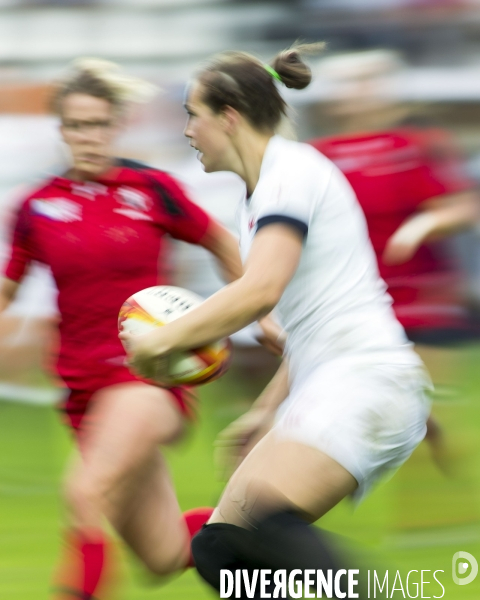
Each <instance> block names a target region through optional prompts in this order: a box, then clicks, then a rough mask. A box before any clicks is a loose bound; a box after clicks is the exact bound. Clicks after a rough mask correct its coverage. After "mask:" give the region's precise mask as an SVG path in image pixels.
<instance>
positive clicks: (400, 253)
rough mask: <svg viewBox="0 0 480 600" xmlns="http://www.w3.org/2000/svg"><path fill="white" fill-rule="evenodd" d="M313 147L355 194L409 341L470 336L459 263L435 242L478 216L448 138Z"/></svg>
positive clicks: (397, 136) (354, 138) (420, 133)
mask: <svg viewBox="0 0 480 600" xmlns="http://www.w3.org/2000/svg"><path fill="white" fill-rule="evenodd" d="M311 143H312V144H313V145H314V146H315V148H317V149H318V150H320V152H322V153H323V154H325V155H326V156H328V157H329V158H330V159H331V160H333V161H334V162H335V163H336V164H337V166H338V167H339V168H340V169H341V170H342V171H343V173H344V174H345V175H346V177H347V179H348V180H349V182H350V184H351V185H352V187H353V189H354V190H355V193H356V195H357V198H358V200H359V202H360V204H361V206H362V208H363V211H364V213H365V217H366V219H367V225H368V229H369V234H370V238H371V240H372V243H373V247H374V250H375V253H376V255H377V259H378V266H379V269H380V275H381V276H382V278H383V279H384V280H385V282H386V283H387V285H388V291H389V293H390V295H391V296H392V298H393V306H394V309H395V314H396V316H397V318H398V319H399V321H400V322H401V323H402V325H403V326H404V327H405V329H406V330H407V333H408V334H409V337H411V339H413V340H414V341H416V340H417V339H418V338H419V337H420V336H421V335H423V336H426V335H428V334H429V333H430V335H434V332H436V333H437V335H438V336H439V337H440V338H441V336H442V335H444V336H447V337H448V335H449V334H448V332H450V335H452V334H453V333H455V335H456V336H463V335H468V332H469V330H470V327H471V322H470V318H469V314H468V310H467V308H466V306H465V303H464V302H463V300H462V292H463V281H462V276H461V273H460V271H459V268H458V264H456V261H455V259H454V257H453V256H452V253H451V252H449V249H448V247H446V246H445V243H444V242H438V241H436V237H437V240H438V237H442V234H443V235H445V234H449V233H450V231H455V230H456V228H457V227H459V228H461V227H462V226H465V225H466V224H468V223H469V222H470V221H471V219H472V217H473V216H474V211H475V208H474V207H472V202H471V195H470V191H471V189H472V188H473V183H472V182H471V180H470V179H469V177H467V176H466V174H465V171H464V168H463V165H462V162H461V158H460V156H459V154H458V152H457V150H456V148H455V146H454V144H453V143H452V140H451V138H450V136H449V135H448V134H447V133H446V132H444V131H441V130H438V129H428V130H418V129H414V128H408V127H403V128H397V129H391V130H385V131H375V132H370V133H357V134H350V135H348V134H347V135H340V136H335V137H327V138H322V139H316V140H314V141H312V142H311ZM449 204H450V206H449ZM442 210H443V211H444V215H442V214H441V211H442ZM414 218H415V219H416V222H414V221H413V220H412V219H414ZM436 219H437V220H436ZM402 228H403V229H402ZM407 228H409V230H408V229H407ZM402 231H403V234H404V235H403V237H405V238H406V239H405V242H404V241H403V240H402Z"/></svg>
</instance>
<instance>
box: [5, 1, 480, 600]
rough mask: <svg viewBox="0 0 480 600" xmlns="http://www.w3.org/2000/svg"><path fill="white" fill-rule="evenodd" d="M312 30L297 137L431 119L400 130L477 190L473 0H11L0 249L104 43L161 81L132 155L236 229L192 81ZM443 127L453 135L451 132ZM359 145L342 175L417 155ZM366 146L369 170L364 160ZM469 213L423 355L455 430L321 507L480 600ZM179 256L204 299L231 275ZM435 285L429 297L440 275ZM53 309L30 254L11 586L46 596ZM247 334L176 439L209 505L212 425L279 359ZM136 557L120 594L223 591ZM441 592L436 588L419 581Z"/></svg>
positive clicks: (59, 158) (54, 450)
mask: <svg viewBox="0 0 480 600" xmlns="http://www.w3.org/2000/svg"><path fill="white" fill-rule="evenodd" d="M299 39H300V40H304V41H318V40H324V41H326V42H327V49H326V51H325V53H324V56H322V57H313V58H312V60H311V65H312V70H313V73H314V82H313V83H312V85H311V86H310V87H309V88H307V89H306V90H304V91H303V92H295V93H290V92H288V91H287V92H286V93H285V96H286V99H287V100H288V102H289V103H290V104H291V106H292V108H293V115H292V116H293V118H294V121H295V123H296V128H297V133H298V137H299V139H301V140H312V139H316V140H320V139H323V138H325V137H326V136H329V139H331V136H338V135H341V136H349V135H354V134H355V133H356V132H373V133H374V138H373V139H379V138H378V134H379V132H382V131H388V132H390V134H389V135H390V137H392V135H391V132H392V131H395V132H397V133H398V131H399V129H398V128H401V131H404V129H403V128H405V127H407V128H408V131H409V132H412V131H414V132H427V133H426V137H427V139H428V140H429V141H428V143H427V142H418V143H417V142H415V143H414V142H412V137H411V136H410V137H409V136H407V138H408V140H407V141H408V144H406V145H407V146H409V148H410V149H411V147H414V148H416V149H417V150H418V149H419V148H420V150H421V151H422V152H423V151H425V153H426V154H428V160H429V161H430V162H429V165H430V167H429V168H431V172H435V170H437V171H440V173H439V174H438V178H439V179H442V180H443V179H448V177H446V175H445V168H446V167H445V163H444V162H442V156H444V150H445V145H447V146H448V148H449V153H451V154H454V155H455V159H454V160H453V162H449V164H448V169H452V168H453V169H454V170H455V174H454V175H451V174H450V175H449V178H450V179H449V180H453V179H455V180H456V181H461V182H462V185H461V186H460V187H461V188H462V189H468V190H470V191H471V192H472V193H473V194H476V193H477V192H476V187H477V182H478V181H479V180H480V0H284V1H271V2H269V1H261V0H257V1H244V0H210V1H208V0H123V1H118V0H117V1H115V0H50V1H49V0H16V1H10V0H0V259H1V260H5V259H6V248H7V243H8V229H9V224H10V223H11V219H12V214H13V211H14V209H15V206H16V205H17V203H18V201H19V200H20V199H21V198H22V195H23V194H25V192H26V190H28V189H29V188H30V187H31V186H33V185H35V183H36V182H38V181H39V180H41V179H42V178H44V177H45V176H46V175H47V174H49V173H55V172H61V171H62V170H63V169H64V168H65V165H66V164H67V163H68V156H67V155H66V152H65V149H64V148H63V146H62V144H61V142H60V139H59V135H58V133H57V127H58V125H57V122H56V119H55V118H53V117H52V116H50V115H49V114H48V111H47V99H48V94H49V86H50V85H51V82H52V80H53V79H55V78H56V77H58V76H59V75H61V73H62V70H63V69H64V68H65V66H66V65H67V64H68V62H69V61H71V60H72V59H74V58H76V57H79V56H98V57H103V58H106V59H109V60H113V61H116V62H118V63H120V64H121V65H122V66H124V67H125V68H126V69H127V70H128V71H129V72H130V73H132V74H134V75H138V76H141V77H144V78H146V79H148V80H150V81H152V82H154V83H156V84H157V85H158V86H159V87H160V88H161V90H162V91H161V93H160V94H158V96H157V97H156V98H155V100H154V101H153V102H151V103H150V104H149V105H148V106H145V107H142V109H141V110H139V111H138V112H136V113H135V114H133V115H132V116H131V118H130V123H129V124H128V127H127V128H126V130H125V133H124V135H123V136H122V139H121V141H120V147H119V155H123V156H128V157H132V158H136V159H140V160H143V161H145V162H148V163H150V164H151V165H154V166H156V167H159V168H162V169H165V170H168V171H170V172H172V173H173V174H175V175H176V176H177V177H178V178H179V179H180V180H181V181H183V182H184V184H185V185H186V187H187V188H188V189H189V191H190V193H191V196H192V198H193V199H194V200H195V201H197V202H198V203H199V204H201V205H202V206H203V207H204V208H206V209H207V210H209V211H210V212H211V213H212V214H214V215H215V216H216V217H217V218H219V219H220V220H221V221H223V222H224V223H225V224H226V225H227V226H228V227H230V228H231V229H235V204H236V201H237V199H238V198H239V197H240V195H241V192H242V186H241V184H240V182H239V180H238V179H237V178H236V177H235V176H233V175H229V174H225V173H217V174H213V175H205V174H204V173H203V171H202V169H201V166H200V164H199V163H198V162H197V160H196V157H195V153H194V152H193V151H192V150H191V148H189V146H188V143H187V142H186V140H185V138H183V135H182V131H183V126H184V121H185V114H184V110H183V107H182V101H183V95H184V89H185V85H186V83H187V82H188V80H189V78H190V77H191V76H192V73H194V71H195V69H196V68H198V66H199V64H200V63H201V62H202V60H204V59H206V58H207V57H209V56H210V55H211V54H213V53H215V52H219V51H222V50H228V49H237V50H246V51H249V52H253V53H255V54H256V55H258V56H260V57H261V58H262V59H263V60H265V61H268V60H269V59H270V58H271V57H272V56H273V55H274V54H275V53H276V52H277V51H279V50H280V49H283V48H284V47H288V46H290V45H291V44H292V43H293V42H295V41H296V40H299ZM432 131H437V132H438V131H441V132H443V134H444V137H442V140H443V141H441V143H437V141H436V140H437V137H435V135H434V134H433V133H432V134H430V133H428V132H432ZM402 135H403V134H402ZM409 135H410V134H409ZM402 139H406V138H405V137H404V138H402ZM422 139H423V138H422ZM445 139H447V140H448V141H447V142H445ZM415 140H417V138H415ZM432 140H433V141H432ZM415 144H417V145H416V146H415ZM347 146H348V144H347V145H346V147H345V148H346V149H345V150H344V153H343V154H338V155H336V157H332V158H334V160H336V162H337V164H339V166H340V167H341V168H342V169H343V170H344V172H345V173H346V175H347V177H349V174H350V175H351V174H352V173H354V172H355V173H356V174H358V173H359V172H361V177H362V181H367V180H368V181H369V182H370V183H372V182H373V183H372V185H375V182H376V180H375V179H374V178H375V177H381V176H382V175H384V174H385V171H382V172H381V168H385V161H387V158H388V161H387V162H388V164H389V165H390V167H389V168H390V169H392V167H391V165H392V164H393V165H394V167H393V171H396V172H400V171H402V172H403V171H408V170H409V169H412V168H414V167H412V165H411V164H410V163H411V160H413V159H412V155H411V154H408V153H407V154H405V153H403V154H402V152H400V153H399V154H398V155H397V154H395V155H394V156H393V157H392V156H391V155H389V154H388V149H387V150H385V152H384V153H383V154H382V152H383V150H382V151H381V152H380V158H378V154H375V156H376V158H372V159H371V160H372V161H373V162H368V161H369V160H370V159H368V158H365V157H370V158H371V154H372V147H371V146H370V147H368V145H367V147H363V148H361V149H360V150H356V151H352V149H351V148H348V147H347ZM427 147H428V149H427V150H425V148H427ZM453 148H454V151H453ZM450 149H452V150H451V152H450ZM420 150H418V152H420ZM375 152H376V150H375ZM387 154H388V157H387ZM359 156H360V157H363V158H364V159H365V160H366V161H367V163H368V164H367V166H365V165H363V166H361V165H360V166H359V163H358V160H359V158H358V157H359ZM438 157H440V158H438ZM346 158H348V160H347V159H346ZM417 158H418V157H417ZM437 159H438V160H437ZM349 160H350V162H349ZM342 161H343V162H342ZM352 161H353V163H352ZM409 161H410V162H409ZM364 167H365V168H364ZM362 169H363V171H362ZM369 169H370V170H369ZM372 169H373V171H372ZM375 169H377V171H376V172H374V171H375ZM378 169H380V171H379V170H378ZM349 178H350V177H349ZM351 181H352V180H351ZM352 185H353V181H352ZM354 187H355V186H354ZM447 188H448V186H447ZM357 193H358V192H357ZM412 194H413V192H412ZM387 196H388V194H387ZM423 200H428V196H427V197H426V198H424V199H423ZM418 202H419V201H418ZM412 210H414V209H412ZM466 229H467V230H466V231H465V232H462V233H461V234H460V235H455V236H452V237H451V238H449V239H448V241H447V242H445V244H446V245H444V246H443V247H442V252H443V254H444V255H445V254H446V256H447V262H448V264H449V265H450V266H449V268H450V269H451V271H454V272H455V274H456V275H458V278H457V280H456V281H459V282H460V283H459V284H458V288H456V290H457V291H456V294H455V299H454V300H453V304H454V305H455V306H454V308H455V310H456V311H457V312H458V311H461V312H462V315H464V314H465V313H466V312H468V315H469V316H468V319H467V320H466V321H465V323H468V328H469V332H470V333H471V335H466V336H462V337H461V339H460V340H458V339H456V340H454V342H453V343H452V344H445V343H444V340H441V343H439V344H435V343H434V344H430V345H429V348H428V349H427V356H426V359H428V361H429V365H428V366H429V368H430V370H431V371H432V374H433V375H434V380H436V381H435V383H436V384H437V392H436V394H435V396H434V416H435V418H436V420H437V421H438V424H439V427H440V429H441V431H442V432H443V433H442V436H441V437H442V444H441V446H438V445H437V446H436V445H435V444H431V445H430V446H427V444H422V445H421V446H420V448H419V449H418V451H417V452H416V453H415V454H414V456H413V457H412V458H411V459H410V461H409V462H408V463H407V464H406V465H405V466H404V467H402V469H401V470H400V472H399V473H398V474H397V475H396V476H395V477H394V478H393V479H392V480H391V481H389V482H387V483H385V484H383V485H382V486H381V487H380V488H379V489H377V490H376V491H375V492H374V493H373V494H372V495H371V497H369V498H368V499H367V500H366V501H365V502H364V503H363V504H362V505H361V506H360V507H359V508H358V509H356V510H355V511H353V508H352V506H351V505H350V504H349V503H348V502H344V503H342V504H341V505H340V506H339V507H337V508H336V509H335V510H334V511H332V513H331V514H329V515H328V516H327V517H326V518H325V519H323V520H322V523H321V525H323V526H325V527H327V528H329V529H332V530H333V531H337V532H338V533H340V534H342V535H344V536H346V537H347V538H348V539H349V540H352V542H353V541H354V542H355V544H357V545H358V546H359V548H360V551H361V552H362V553H365V552H368V553H370V554H369V555H371V557H372V559H371V560H372V564H376V565H378V564H380V565H382V566H381V567H380V568H383V569H385V568H389V569H391V570H392V572H393V573H394V572H395V570H397V569H399V570H400V571H401V573H403V574H406V573H407V572H408V571H409V570H413V569H415V570H417V571H420V570H422V569H425V570H432V571H433V570H437V569H442V570H444V574H443V576H441V581H442V583H443V585H444V586H445V588H446V592H445V597H446V598H448V599H452V600H453V599H456V598H459V599H462V600H467V599H472V600H473V599H474V598H475V599H476V598H478V597H480V578H478V579H477V580H475V581H474V582H473V583H471V584H470V585H468V586H464V587H463V586H461V587H459V586H457V585H455V584H454V583H453V582H452V577H451V560H452V556H453V554H454V553H455V552H457V551H459V550H462V551H468V552H470V553H472V554H473V555H474V556H476V557H477V560H479V561H480V522H479V498H480V473H479V465H480V441H479V440H480V436H479V432H480V406H479V401H480V398H479V395H480V369H479V367H478V365H479V364H480V340H478V341H477V339H478V335H477V329H478V325H477V323H476V318H475V316H476V313H477V311H478V306H479V304H480V243H479V241H478V235H479V234H478V231H477V229H478V226H477V224H476V223H475V221H474V220H472V223H471V227H469V228H466ZM442 264H444V263H442ZM171 268H172V271H174V272H175V273H176V283H177V284H179V285H182V286H184V287H188V288H190V289H193V290H195V291H197V292H199V293H200V294H202V295H205V296H206V295H208V294H210V293H212V292H213V291H214V290H215V289H217V288H218V286H219V285H220V280H219V279H218V277H217V275H216V273H215V271H214V269H213V268H212V265H211V264H210V262H209V260H208V259H207V257H206V256H205V255H204V254H203V253H202V252H201V251H199V250H197V249H196V250H193V249H192V248H190V247H189V246H187V245H184V244H180V243H178V244H175V245H174V246H172V265H171ZM433 275H435V274H433ZM428 281H432V279H431V278H429V280H428ZM443 281H445V280H443ZM441 285H443V286H444V287H445V285H446V284H445V283H443V284H441ZM431 290H433V292H430V296H431V297H432V298H433V302H434V303H435V301H436V298H435V294H436V293H437V292H436V291H435V290H437V288H435V286H434V285H433V284H432V286H431ZM439 293H440V295H441V292H439ZM452 306H453V305H452ZM452 310H453V309H452ZM55 319H56V307H55V289H54V285H53V284H52V282H51V280H50V277H49V274H48V272H46V271H45V270H44V269H43V268H42V267H41V266H38V267H35V269H33V271H32V273H31V274H30V275H29V277H28V280H27V281H25V282H24V285H23V288H22V293H21V295H20V297H19V299H18V300H17V301H16V302H15V304H14V305H13V306H12V307H11V308H10V309H9V310H8V313H7V314H5V315H3V316H2V318H1V320H0V600H34V599H35V600H38V599H39V598H40V599H43V598H47V590H48V585H49V577H50V574H51V571H52V568H53V565H54V562H55V557H56V554H57V552H58V547H59V540H60V530H61V527H62V508H61V500H60V478H61V472H62V469H63V467H64V465H65V462H66V460H67V457H68V454H69V452H70V449H71V442H70V439H69V437H68V433H67V432H65V431H63V429H62V428H61V425H60V424H59V419H58V417H57V415H56V413H55V408H54V405H55V402H56V401H57V400H58V398H59V395H60V392H59V391H58V390H57V389H56V388H55V387H54V386H53V385H52V383H51V381H50V379H49V377H48V375H47V374H46V370H45V368H44V366H45V363H46V361H47V360H48V350H47V348H48V347H49V339H50V336H51V331H52V326H53V323H54V322H55ZM421 324H422V323H421ZM236 342H237V344H236V345H237V352H236V359H235V362H234V365H233V367H232V369H231V371H230V372H229V373H228V374H227V376H225V377H224V378H223V379H222V380H220V381H218V382H215V383H213V384H210V385H208V386H206V387H205V388H203V389H202V390H201V396H202V409H201V413H200V415H199V425H200V426H199V427H198V428H197V430H196V431H192V432H191V434H190V435H189V436H188V439H187V440H186V441H184V442H183V443H182V444H181V445H180V446H179V447H178V448H176V449H174V450H172V451H171V452H170V454H169V456H170V461H171V465H172V470H173V473H174V476H175V480H176V484H177V488H178V493H179V497H180V501H181V504H182V508H185V509H187V508H191V507H193V506H198V505H205V504H214V503H215V502H216V499H217V498H218V495H219V493H220V491H221V488H222V482H220V481H218V479H217V478H216V474H215V469H214V464H213V442H214V439H215V436H216V434H217V433H218V432H219V431H220V430H221V429H222V428H223V427H224V426H226V424H227V423H229V422H230V421H231V420H233V419H234V418H235V417H237V416H238V415H240V414H241V413H242V412H244V411H245V410H246V409H247V408H248V406H249V403H250V402H251V401H252V400H253V399H254V397H255V396H256V395H257V394H258V393H259V391H260V390H261V389H262V387H263V385H264V384H265V383H266V382H267V381H268V379H269V377H270V376H271V375H272V374H273V372H274V370H275V368H276V365H277V363H276V359H273V358H272V357H270V356H269V355H268V354H267V353H266V352H265V351H263V349H261V348H260V347H258V346H257V345H255V342H254V337H253V333H252V331H245V332H242V333H241V334H239V335H238V336H237V338H236ZM437 441H438V440H437ZM432 456H433V459H434V460H432ZM124 558H125V562H126V563H128V564H129V569H126V572H125V583H124V584H123V585H122V590H121V592H120V597H121V598H125V599H126V600H130V599H131V600H133V599H134V598H135V599H143V598H154V597H157V596H158V597H162V598H166V599H170V598H185V599H186V598H203V597H205V598H208V597H212V594H211V593H210V591H209V590H207V589H206V588H205V587H204V586H203V584H202V583H201V582H200V581H199V580H198V578H197V577H196V575H195V574H194V573H187V574H185V575H183V576H182V577H180V578H179V579H177V580H175V581H174V582H172V583H170V584H169V585H168V586H166V587H163V588H161V589H159V588H157V587H154V586H153V582H151V581H150V580H149V579H148V577H146V576H145V574H144V573H142V571H141V569H140V568H139V567H137V566H136V565H135V563H134V561H133V559H132V558H131V557H129V556H128V555H125V557H124ZM132 566H133V569H132V568H130V567H132ZM377 568H379V567H377ZM412 593H413V592H412ZM439 593H440V592H439V589H438V588H435V590H434V591H433V588H431V590H430V592H426V595H425V597H427V594H430V595H432V596H433V595H434V594H435V595H439ZM400 594H401V592H397V595H398V597H405V596H404V595H400ZM378 597H384V596H382V594H379V595H378ZM388 597H390V596H388ZM393 597H396V596H395V595H394V596H393Z"/></svg>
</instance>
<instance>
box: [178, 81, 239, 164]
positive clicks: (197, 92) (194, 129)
mask: <svg viewBox="0 0 480 600" xmlns="http://www.w3.org/2000/svg"><path fill="white" fill-rule="evenodd" d="M185 108H186V110H187V113H188V120H187V125H186V127H185V131H184V134H185V136H186V137H187V138H189V140H190V146H192V147H193V148H195V149H196V150H198V160H199V161H200V162H201V163H202V165H203V167H204V169H205V171H206V172H207V173H212V172H214V171H228V170H229V164H228V156H229V154H230V152H229V150H230V140H229V136H228V134H227V132H226V130H225V122H224V119H223V117H222V115H221V114H216V113H214V112H213V111H212V109H211V108H210V107H209V106H207V105H206V104H204V102H202V87H201V85H200V84H198V83H197V82H195V83H193V84H192V86H191V87H190V89H189V90H188V94H187V99H186V102H185Z"/></svg>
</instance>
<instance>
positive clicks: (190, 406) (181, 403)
mask: <svg viewBox="0 0 480 600" xmlns="http://www.w3.org/2000/svg"><path fill="white" fill-rule="evenodd" d="M133 381H142V380H141V379H139V378H138V377H135V375H133V374H132V373H130V371H129V370H128V369H126V368H116V369H111V371H110V373H109V375H108V377H103V378H102V381H101V382H100V381H98V380H97V381H95V385H90V386H89V385H88V382H85V383H86V387H85V388H81V389H76V388H75V389H70V390H69V394H68V396H67V398H66V400H65V401H64V403H63V405H62V407H61V408H62V411H63V412H64V414H65V420H66V422H67V424H68V425H69V426H70V427H72V428H73V429H74V430H75V431H78V430H79V429H80V428H81V427H82V420H83V418H84V417H85V415H86V414H87V412H88V408H89V406H90V405H91V403H92V400H91V398H92V396H93V395H94V394H95V392H98V390H100V389H103V388H106V387H109V386H111V385H118V384H121V383H130V382H133ZM91 383H93V382H91ZM144 383H150V382H148V381H147V382H144ZM168 391H169V392H170V393H171V395H172V401H174V402H175V403H176V404H177V406H178V407H179V409H180V411H181V412H182V414H184V415H185V416H186V417H187V418H189V419H192V418H193V416H194V414H195V408H196V403H197V397H196V394H195V393H194V392H193V390H192V389H191V388H188V387H185V386H182V387H172V388H169V389H168Z"/></svg>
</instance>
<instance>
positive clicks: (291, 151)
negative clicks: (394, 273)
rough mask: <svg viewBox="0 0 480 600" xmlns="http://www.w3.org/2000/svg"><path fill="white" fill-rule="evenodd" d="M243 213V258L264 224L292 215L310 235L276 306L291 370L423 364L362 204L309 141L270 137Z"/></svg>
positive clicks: (294, 372)
mask: <svg viewBox="0 0 480 600" xmlns="http://www.w3.org/2000/svg"><path fill="white" fill-rule="evenodd" d="M238 218H239V221H240V223H239V225H240V250H241V254H242V259H243V261H245V260H246V258H247V256H248V253H249V251H250V247H251V244H252V241H253V238H254V236H255V234H256V232H257V231H258V230H259V229H260V228H262V227H264V226H265V225H268V224H270V223H277V222H279V223H288V224H290V225H291V226H293V227H296V228H297V229H298V230H299V231H300V232H301V233H302V234H303V235H304V245H303V251H302V255H301V259H300V263H299V265H298V268H297V270H296V272H295V275H294V276H293V278H292V280H291V281H290V282H289V284H288V285H287V287H286V289H285V291H284V293H283V295H282V297H281V299H280V302H279V303H278V305H277V309H276V312H277V313H278V315H279V317H280V319H281V322H282V325H283V327H284V328H285V330H286V332H287V334H288V341H287V348H286V353H287V356H288V358H289V362H290V371H291V375H292V376H296V375H298V374H299V373H300V372H302V371H304V370H310V369H311V368H312V366H316V365H317V364H319V363H321V362H325V361H327V360H332V359H336V358H341V357H343V356H345V357H346V356H351V357H355V356H359V357H360V358H361V359H362V360H363V359H368V357H369V356H370V357H371V358H372V360H375V361H380V362H392V361H393V362H406V363H419V364H420V359H419V358H418V357H417V355H416V354H415V353H414V352H413V351H412V350H411V344H410V343H409V342H408V340H407V338H406V336H405V333H404V331H403V328H402V327H401V325H400V324H399V323H398V321H397V320H396V318H395V316H394V313H393V310H392V308H391V300H390V297H389V296H388V294H387V293H386V286H385V283H384V282H383V280H382V279H380V276H379V274H378V270H377V264H376V259H375V255H374V252H373V249H372V247H371V244H370V240H369V237H368V231H367V226H366V223H365V218H364V216H363V212H362V210H361V208H360V205H359V204H358V201H357V199H356V197H355V194H354V192H353V190H352V188H351V187H350V184H349V183H348V182H347V180H346V179H345V177H344V176H343V174H342V173H341V172H340V170H339V169H338V168H337V167H336V166H335V165H334V164H333V163H332V162H331V161H330V160H328V159H327V158H326V157H325V156H323V155H322V154H320V153H319V152H318V151H317V150H315V149H314V148H313V147H311V146H309V145H307V144H301V143H298V142H294V141H290V140H286V139H285V138H282V137H280V136H274V137H272V139H271V140H270V141H269V143H268V146H267V149H266V152H265V155H264V158H263V162H262V167H261V171H260V179H259V181H258V184H257V186H256V188H255V190H254V192H253V194H252V195H251V196H250V197H249V198H247V197H244V198H243V199H242V201H241V205H240V208H239V213H238Z"/></svg>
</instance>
